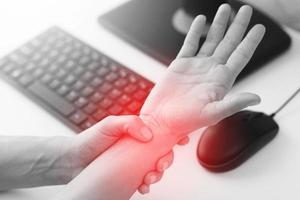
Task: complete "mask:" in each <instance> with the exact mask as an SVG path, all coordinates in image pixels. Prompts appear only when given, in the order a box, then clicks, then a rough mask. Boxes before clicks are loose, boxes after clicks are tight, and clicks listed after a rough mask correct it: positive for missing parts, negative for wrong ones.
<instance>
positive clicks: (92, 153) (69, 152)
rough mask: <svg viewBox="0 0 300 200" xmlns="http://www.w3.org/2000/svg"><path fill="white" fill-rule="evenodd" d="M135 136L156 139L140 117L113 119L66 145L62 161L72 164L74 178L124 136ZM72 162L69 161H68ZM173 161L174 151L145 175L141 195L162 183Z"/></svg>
mask: <svg viewBox="0 0 300 200" xmlns="http://www.w3.org/2000/svg"><path fill="white" fill-rule="evenodd" d="M126 134H127V135H128V136H131V137H132V138H135V139H137V140H139V141H141V142H149V141H150V140H151V138H152V133H151V131H150V130H149V129H148V128H147V127H146V126H145V124H144V123H143V121H142V120H141V119H140V118H139V117H138V116H134V115H131V116H109V117H106V118H105V119H103V120H102V121H100V122H99V123H97V124H95V125H94V126H92V127H91V128H89V129H87V130H85V131H83V132H82V133H80V134H79V135H77V136H76V137H74V138H73V139H72V140H69V141H68V143H65V144H66V147H65V151H64V152H66V153H64V155H65V156H63V158H64V159H63V160H62V162H65V163H71V169H72V171H73V176H72V178H73V177H75V176H76V175H77V174H78V173H80V172H81V170H82V169H84V168H85V167H86V166H87V165H88V164H89V163H90V162H92V161H93V160H94V159H95V158H96V157H98V156H99V155H100V154H101V153H103V152H104V151H106V150H107V149H108V148H109V147H110V146H112V145H113V144H114V143H115V142H116V141H117V140H119V139H120V138H121V137H126ZM187 142H188V139H187V138H185V139H183V140H181V141H179V144H181V145H183V144H185V143H187ZM68 160H69V161H68ZM172 161H173V152H170V153H169V154H167V155H166V156H164V157H162V158H161V159H160V160H159V161H158V163H157V165H156V166H157V169H156V170H157V171H152V172H149V173H148V174H146V175H145V181H144V183H142V184H141V188H144V189H142V190H140V191H141V192H143V193H145V192H147V191H146V190H147V187H149V185H150V184H152V183H155V182H157V181H159V180H160V178H161V177H162V175H163V171H164V170H165V169H167V168H168V167H169V166H170V165H171V163H172Z"/></svg>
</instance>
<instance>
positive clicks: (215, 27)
mask: <svg viewBox="0 0 300 200" xmlns="http://www.w3.org/2000/svg"><path fill="white" fill-rule="evenodd" d="M230 12H231V11H230V7H229V6H228V5H222V6H221V7H220V9H219V11H218V13H217V14H216V18H215V20H214V22H213V24H212V26H211V30H210V31H209V33H208V36H207V39H206V42H205V43H204V44H203V46H202V47H200V50H199V51H198V49H199V47H198V44H199V39H200V35H201V32H202V30H203V27H204V24H205V17H204V16H198V17H197V18H196V19H195V21H194V22H193V24H192V25H191V28H190V31H189V33H188V35H187V37H186V39H185V42H184V44H183V47H182V49H181V51H180V52H179V54H178V57H177V59H176V60H175V61H174V62H173V63H172V64H171V65H170V67H169V68H168V70H167V72H166V74H165V76H164V77H163V78H162V79H161V80H160V81H159V82H158V83H157V84H156V86H155V87H154V88H153V90H152V91H151V93H150V95H149V97H148V98H147V100H146V102H145V104H144V106H143V108H142V110H141V114H140V118H141V119H142V120H143V122H144V123H145V124H146V126H147V127H148V128H149V129H150V130H151V131H152V133H153V138H152V140H151V142H149V143H147V144H141V143H138V142H137V141H135V140H132V139H130V138H123V139H121V140H119V141H118V142H117V143H115V144H114V145H113V146H111V147H110V148H109V149H108V150H106V151H105V152H104V153H103V154H101V156H100V157H98V158H96V159H95V160H94V161H93V162H92V163H90V164H89V166H87V167H86V168H85V169H84V170H83V171H82V172H81V173H80V174H79V175H78V176H77V177H76V178H75V179H73V180H72V181H71V182H70V183H69V184H68V185H67V186H66V187H65V188H64V189H63V190H62V191H61V194H60V195H58V196H57V197H56V198H55V199H65V200H68V199H73V200H75V199H88V200H94V199H105V200H110V199H111V200H123V199H129V198H130V197H131V196H132V195H133V193H134V192H135V191H136V189H137V188H138V187H139V185H140V183H141V182H142V181H143V179H144V174H145V173H146V172H148V171H151V170H154V169H155V162H156V160H157V158H159V157H161V156H162V155H165V154H166V153H167V152H169V151H170V149H172V148H173V146H174V145H175V144H176V143H177V142H178V141H179V140H180V139H182V138H184V137H186V136H187V135H188V134H189V133H191V132H192V131H195V130H197V129H199V128H201V127H204V126H209V125H212V124H215V123H217V122H219V121H220V120H222V119H223V118H225V117H227V116H230V115H232V114H234V113H236V112H238V111H240V110H241V109H243V108H245V107H247V106H251V105H255V104H257V103H259V102H260V99H259V97H258V96H257V95H255V94H250V93H241V94H235V95H232V96H227V95H226V94H227V93H228V91H229V90H230V89H231V87H232V85H233V83H234V80H235V79H236V77H237V75H238V74H239V73H240V71H241V70H242V69H243V68H244V67H245V65H246V64H247V62H248V61H249V59H250V58H251V56H252V55H253V53H254V51H255V49H256V47H257V45H258V44H259V42H260V41H261V39H262V37H263V35H264V33H265V28H264V27H263V26H262V25H256V26H254V27H253V28H252V29H251V30H250V31H249V33H248V34H247V35H246V36H245V38H244V39H243V36H244V34H245V30H246V28H247V26H248V22H249V20H250V17H251V14H252V9H251V8H250V7H249V6H244V7H242V8H241V9H240V11H239V12H238V14H237V16H236V18H235V20H234V21H233V23H232V24H231V26H230V28H229V29H228V31H227V32H226V33H225V30H226V24H227V22H228V18H229V14H230ZM224 34H225V35H224ZM242 39H243V40H242ZM187 116H188V117H187ZM145 155H147V156H145ZM120 163H121V164H120ZM99 169H101V170H99Z"/></svg>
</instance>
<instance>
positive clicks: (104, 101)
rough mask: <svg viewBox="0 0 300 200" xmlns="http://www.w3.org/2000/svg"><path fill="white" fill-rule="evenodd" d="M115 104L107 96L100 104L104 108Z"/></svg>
mask: <svg viewBox="0 0 300 200" xmlns="http://www.w3.org/2000/svg"><path fill="white" fill-rule="evenodd" d="M112 104H113V102H112V101H111V100H110V99H108V98H105V99H103V100H102V101H101V102H100V104H99V105H100V106H101V107H102V108H104V109H107V108H108V107H110V106H111V105H112Z"/></svg>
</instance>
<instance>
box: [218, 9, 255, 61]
mask: <svg viewBox="0 0 300 200" xmlns="http://www.w3.org/2000/svg"><path fill="white" fill-rule="evenodd" d="M251 15H252V8H251V7H250V6H243V7H241V8H240V10H239V12H238V13H237V15H236V17H235V19H234V20H233V23H232V24H231V25H230V27H229V29H228V31H227V33H226V34H225V36H224V38H223V40H222V41H221V42H220V44H219V45H218V47H217V48H216V50H215V52H214V53H213V58H215V59H217V60H218V61H219V62H220V63H221V64H224V63H226V61H227V60H228V58H229V56H230V55H231V53H232V52H233V51H234V50H235V48H236V47H237V46H238V44H239V43H240V42H241V40H242V38H243V36H244V34H245V32H246V30H247V27H248V24H249V22H250V19H251Z"/></svg>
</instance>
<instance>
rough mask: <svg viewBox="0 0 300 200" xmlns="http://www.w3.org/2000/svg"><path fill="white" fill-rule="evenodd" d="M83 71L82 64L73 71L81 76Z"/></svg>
mask: <svg viewBox="0 0 300 200" xmlns="http://www.w3.org/2000/svg"><path fill="white" fill-rule="evenodd" d="M83 72H84V68H82V67H81V66H77V67H76V69H75V70H74V71H73V73H74V74H75V75H76V76H80V75H81V74H82V73H83Z"/></svg>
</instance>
